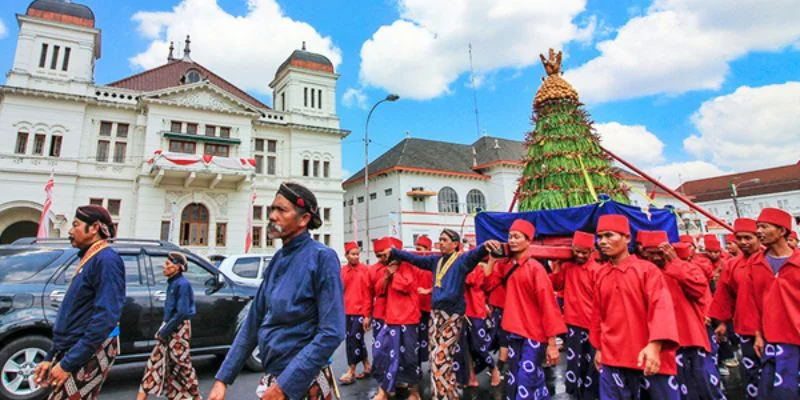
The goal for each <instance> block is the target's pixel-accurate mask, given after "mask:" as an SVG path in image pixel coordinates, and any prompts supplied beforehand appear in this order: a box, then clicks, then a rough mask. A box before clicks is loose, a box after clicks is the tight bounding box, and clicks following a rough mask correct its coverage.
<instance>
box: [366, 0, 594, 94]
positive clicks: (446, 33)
mask: <svg viewBox="0 0 800 400" xmlns="http://www.w3.org/2000/svg"><path fill="white" fill-rule="evenodd" d="M398 3H399V4H398V6H399V8H400V19H398V20H396V21H394V22H393V23H392V24H390V25H385V26H382V27H380V28H379V29H378V30H377V31H376V32H375V33H374V34H373V35H372V37H371V38H370V39H369V40H367V41H366V42H364V44H363V46H362V47H361V71H360V78H361V80H362V83H364V84H365V85H367V86H374V87H380V88H383V89H385V90H386V91H389V92H393V93H397V94H399V95H400V96H402V97H404V98H411V99H430V98H434V97H437V96H439V95H442V94H447V93H449V92H450V84H451V83H452V82H453V81H455V80H456V79H457V78H458V77H459V76H461V75H462V74H463V73H465V72H467V71H469V54H468V46H469V44H470V43H471V44H472V49H473V64H474V66H475V71H476V74H478V75H482V74H485V73H487V72H491V71H493V70H497V69H499V68H505V67H511V68H524V67H527V66H529V65H531V64H534V63H538V59H539V53H543V52H545V51H546V50H547V49H548V48H549V47H555V48H560V47H562V46H563V45H564V44H565V43H567V42H569V41H571V40H583V41H586V40H589V39H588V38H590V37H591V36H592V31H593V29H594V27H595V26H596V20H594V19H589V20H588V21H587V26H586V28H581V27H580V26H579V24H576V23H575V22H574V21H573V20H574V19H575V17H576V16H577V15H578V14H580V13H581V12H583V10H584V9H585V7H586V1H585V0H562V1H558V2H542V1H530V0H506V1H500V2H498V1H494V0H453V1H446V2H445V1H430V0H400V1H398Z"/></svg>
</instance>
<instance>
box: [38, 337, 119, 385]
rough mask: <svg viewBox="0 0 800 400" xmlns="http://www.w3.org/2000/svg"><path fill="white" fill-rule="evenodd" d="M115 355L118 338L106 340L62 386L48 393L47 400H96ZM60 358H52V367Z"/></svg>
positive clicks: (117, 348) (117, 350) (57, 356)
mask: <svg viewBox="0 0 800 400" xmlns="http://www.w3.org/2000/svg"><path fill="white" fill-rule="evenodd" d="M117 354H119V340H118V338H116V337H113V338H109V339H106V340H105V341H104V342H103V343H102V344H101V345H100V347H99V348H98V349H97V352H95V353H94V355H93V356H92V358H90V359H89V361H87V362H86V364H84V365H83V366H82V367H80V368H79V369H78V370H77V371H75V372H74V373H72V374H69V377H68V378H67V380H66V381H64V384H63V385H61V387H60V388H58V389H57V390H54V391H53V392H52V393H50V397H48V400H95V399H97V398H98V396H99V395H100V389H101V388H102V387H103V382H105V380H106V378H107V377H108V371H109V370H110V369H111V365H113V364H114V360H115V359H116V358H117ZM62 357H63V354H62V355H60V356H59V355H56V356H55V357H53V364H52V365H56V364H57V363H58V362H59V361H60V359H61V358H62Z"/></svg>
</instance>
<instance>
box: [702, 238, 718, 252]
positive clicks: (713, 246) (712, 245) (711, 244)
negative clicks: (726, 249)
mask: <svg viewBox="0 0 800 400" xmlns="http://www.w3.org/2000/svg"><path fill="white" fill-rule="evenodd" d="M703 247H705V248H706V251H709V250H716V251H721V250H722V245H721V244H720V243H719V240H717V239H716V238H714V239H713V240H712V239H709V238H704V239H703Z"/></svg>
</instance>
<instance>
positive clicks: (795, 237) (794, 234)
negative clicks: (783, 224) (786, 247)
mask: <svg viewBox="0 0 800 400" xmlns="http://www.w3.org/2000/svg"><path fill="white" fill-rule="evenodd" d="M789 237H790V238H792V239H794V240H797V232H795V231H791V232H789Z"/></svg>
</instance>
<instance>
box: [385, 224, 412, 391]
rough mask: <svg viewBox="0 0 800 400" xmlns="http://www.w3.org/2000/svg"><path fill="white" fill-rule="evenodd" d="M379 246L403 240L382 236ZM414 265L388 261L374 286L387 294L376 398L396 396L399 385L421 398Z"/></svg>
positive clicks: (399, 243)
mask: <svg viewBox="0 0 800 400" xmlns="http://www.w3.org/2000/svg"><path fill="white" fill-rule="evenodd" d="M381 241H384V243H383V244H382V245H381V246H379V248H381V249H382V250H385V249H386V248H387V244H386V243H385V241H389V244H388V247H393V248H402V242H399V240H393V238H383V239H381ZM414 270H415V268H414V266H412V265H411V264H409V263H407V262H401V261H398V260H393V261H390V262H388V264H387V265H386V269H385V270H384V273H383V277H382V278H381V279H380V280H379V281H378V283H377V285H376V286H375V291H376V293H377V294H379V295H380V294H383V295H385V296H386V316H385V323H386V325H385V326H384V328H383V329H382V330H381V331H380V333H378V335H377V336H376V337H375V345H374V349H375V354H374V358H375V369H376V370H379V371H380V372H381V374H380V375H379V376H375V379H376V380H377V381H378V383H379V384H380V388H379V390H378V394H377V395H375V397H374V398H373V399H374V400H384V399H387V398H388V396H394V394H395V390H396V388H397V387H408V388H409V391H410V394H409V397H408V398H409V399H415V400H419V399H420V397H419V381H420V377H421V371H420V368H419V340H418V338H417V333H418V330H419V317H420V312H419V297H418V296H419V294H418V293H417V275H416V272H415V271H414Z"/></svg>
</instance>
